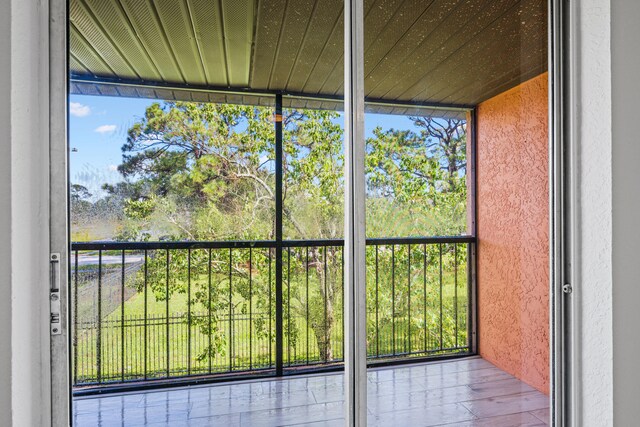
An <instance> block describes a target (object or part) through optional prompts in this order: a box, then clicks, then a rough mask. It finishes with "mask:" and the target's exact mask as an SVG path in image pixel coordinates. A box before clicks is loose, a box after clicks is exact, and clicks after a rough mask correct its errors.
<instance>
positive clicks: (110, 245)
mask: <svg viewBox="0 0 640 427" xmlns="http://www.w3.org/2000/svg"><path fill="white" fill-rule="evenodd" d="M475 241H476V237H475V236H429V237H385V238H372V239H367V240H366V244H367V245H368V246H376V245H416V244H438V243H475ZM277 244H278V243H277V242H276V241H275V240H226V241H158V242H73V243H71V250H72V251H88V250H94V251H95V250H145V249H146V250H156V249H235V248H238V249H243V248H244V249H249V248H275V247H276V246H277ZM343 245H344V239H312V240H284V241H283V242H282V246H283V247H285V248H289V247H291V248H294V247H320V246H343Z"/></svg>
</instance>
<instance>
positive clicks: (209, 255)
mask: <svg viewBox="0 0 640 427" xmlns="http://www.w3.org/2000/svg"><path fill="white" fill-rule="evenodd" d="M208 261H209V263H208V265H207V276H208V280H207V300H208V304H207V307H208V309H207V321H208V325H209V328H208V332H209V333H208V334H207V335H208V341H209V342H208V346H207V355H208V356H209V373H211V369H212V367H213V366H212V365H213V351H212V349H211V345H212V336H211V335H212V329H211V248H209V251H208Z"/></svg>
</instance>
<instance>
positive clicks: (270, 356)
mask: <svg viewBox="0 0 640 427" xmlns="http://www.w3.org/2000/svg"><path fill="white" fill-rule="evenodd" d="M267 253H268V254H269V286H268V288H269V289H268V291H269V367H271V366H273V341H272V340H273V336H272V331H273V324H272V319H273V313H272V311H273V310H271V248H269V249H267Z"/></svg>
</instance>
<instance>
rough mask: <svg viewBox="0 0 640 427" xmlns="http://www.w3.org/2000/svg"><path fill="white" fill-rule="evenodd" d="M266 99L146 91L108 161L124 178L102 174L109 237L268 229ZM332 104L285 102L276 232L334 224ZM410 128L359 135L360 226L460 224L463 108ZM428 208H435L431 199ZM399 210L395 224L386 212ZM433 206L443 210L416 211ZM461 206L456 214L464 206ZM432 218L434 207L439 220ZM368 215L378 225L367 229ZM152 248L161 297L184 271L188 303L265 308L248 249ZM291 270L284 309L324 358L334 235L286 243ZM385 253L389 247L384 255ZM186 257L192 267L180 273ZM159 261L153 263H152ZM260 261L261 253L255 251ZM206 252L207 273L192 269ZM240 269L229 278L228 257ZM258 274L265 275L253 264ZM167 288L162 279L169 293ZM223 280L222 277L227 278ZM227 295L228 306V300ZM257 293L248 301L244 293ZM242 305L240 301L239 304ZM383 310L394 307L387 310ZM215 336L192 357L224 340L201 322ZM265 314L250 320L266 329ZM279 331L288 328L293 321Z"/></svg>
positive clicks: (335, 264)
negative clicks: (294, 246) (237, 101)
mask: <svg viewBox="0 0 640 427" xmlns="http://www.w3.org/2000/svg"><path fill="white" fill-rule="evenodd" d="M273 113H274V112H273V110H272V109H270V108H265V107H252V106H237V105H223V104H209V103H206V104H201V103H188V102H165V103H163V104H159V103H154V104H152V105H151V106H150V107H148V108H147V110H146V111H145V115H144V116H143V117H142V118H140V119H139V120H138V121H137V122H136V123H134V125H133V126H132V127H131V128H130V129H129V132H128V137H127V142H126V143H125V144H124V146H123V147H122V151H123V162H122V164H121V165H120V166H119V167H118V170H119V171H120V173H121V174H122V176H123V178H124V180H125V181H124V182H122V183H119V184H118V185H116V186H108V187H105V189H106V190H107V192H108V194H109V195H110V197H113V198H116V197H118V198H120V200H122V211H123V214H124V217H125V218H126V219H125V221H123V226H122V229H121V230H120V237H121V238H123V239H126V240H140V239H149V238H164V239H170V240H227V239H247V240H252V239H264V238H268V239H273V238H274V222H275V212H274V206H275V178H274V159H275V151H274V150H275V144H274V129H273V116H274V115H273ZM338 118H339V115H338V114H337V113H335V112H331V111H319V110H297V109H289V110H285V111H284V115H283V133H284V135H283V136H284V156H283V174H284V182H283V205H284V209H283V212H282V214H283V216H284V235H285V238H286V239H331V238H339V237H341V235H342V229H343V226H342V224H343V202H342V200H343V196H344V188H343V186H344V177H343V164H344V158H343V145H342V139H343V131H342V128H341V126H340V125H339V123H338ZM413 121H414V123H415V125H416V127H417V128H418V129H419V132H415V131H409V130H394V129H390V130H383V129H382V128H376V129H375V130H374V132H373V136H372V137H370V138H368V139H367V141H366V142H367V147H366V150H367V159H366V167H367V185H368V191H369V196H370V197H369V200H368V203H367V209H368V221H369V222H368V225H370V226H371V227H370V228H371V230H372V232H373V233H369V236H372V235H373V236H375V235H386V236H389V233H392V235H393V233H396V232H397V233H403V234H406V233H409V234H421V235H423V234H427V233H430V232H432V231H434V230H438V231H440V230H443V231H445V233H442V234H446V232H447V231H450V230H454V231H455V230H456V229H457V228H459V217H460V210H461V209H462V210H464V204H465V194H466V193H465V192H466V187H465V185H464V168H465V162H464V159H465V151H466V149H465V133H464V122H463V121H461V120H443V119H432V118H422V117H420V118H418V117H416V118H413ZM434 212H436V213H434ZM397 215H401V216H405V217H406V218H408V219H409V220H408V221H405V222H404V223H406V224H409V226H408V228H405V229H393V228H390V227H389V223H388V221H386V220H385V219H386V218H387V217H391V216H397ZM429 216H432V217H433V218H440V217H442V218H444V219H443V220H442V223H443V224H440V223H433V224H432V223H424V222H421V221H422V219H423V218H425V217H429ZM462 218H464V215H462ZM436 222H437V221H436ZM376 226H377V227H378V229H376ZM164 256H165V255H164V254H160V255H159V256H155V257H151V263H152V265H151V267H150V269H149V283H151V286H152V290H153V291H154V293H155V295H156V298H157V299H158V300H163V299H166V298H169V297H170V295H171V293H174V292H177V293H185V292H186V283H187V281H189V282H193V283H195V286H196V291H195V292H194V293H193V295H192V300H191V301H189V304H201V305H203V306H204V307H205V308H207V309H208V310H211V311H214V312H216V313H217V312H219V311H224V310H226V309H227V308H228V307H230V309H231V310H241V311H242V310H245V311H246V310H247V309H251V307H255V308H256V309H261V310H267V309H268V310H270V311H273V312H275V309H274V308H273V301H272V300H270V299H269V298H268V295H269V294H270V290H271V286H272V284H271V283H269V281H268V280H267V279H266V278H265V277H256V276H253V277H252V280H251V281H250V280H249V277H250V275H251V268H252V267H251V266H249V265H248V259H247V253H243V254H240V255H236V256H235V257H234V256H233V255H232V254H231V253H229V254H226V253H222V252H220V251H216V252H215V253H213V254H209V257H211V259H210V260H209V259H208V258H207V254H206V253H205V252H202V251H196V252H193V253H192V254H191V257H192V258H190V259H189V260H187V258H186V255H185V253H184V251H181V252H180V251H175V252H172V253H169V252H167V254H166V257H169V258H170V261H171V262H170V267H171V271H170V276H169V277H166V272H165V270H164V268H160V266H161V265H164V264H163V263H164V262H165V258H164ZM286 256H287V259H286V262H288V263H289V266H290V269H289V270H288V274H292V275H293V276H295V275H298V276H300V277H302V276H301V275H302V274H306V271H307V270H309V271H310V272H311V273H312V277H311V280H310V281H309V284H310V286H311V287H312V291H311V292H304V291H303V286H302V279H300V278H297V279H296V277H294V278H293V281H292V283H294V284H293V285H291V288H290V289H288V292H289V293H290V297H291V300H292V302H293V303H292V304H290V305H288V307H289V306H290V310H291V312H287V313H285V314H286V315H287V316H293V315H296V316H302V315H307V316H308V319H309V324H308V327H310V328H311V330H312V331H313V333H314V335H315V338H316V342H317V344H318V349H319V352H320V357H321V359H322V360H326V361H330V360H332V359H333V358H334V356H335V355H334V349H333V346H332V343H331V339H330V338H331V336H332V335H333V331H334V328H335V326H336V324H337V323H338V320H339V318H340V316H341V315H342V313H341V312H340V310H341V304H340V301H339V298H340V297H341V295H342V292H341V291H342V289H341V286H342V271H341V262H340V258H341V256H342V248H338V247H322V248H309V249H308V253H306V252H303V251H296V250H293V251H287V254H286ZM384 256H387V255H384ZM188 262H190V265H191V272H192V276H191V277H189V276H187V274H186V271H187V263H188ZM153 263H156V264H157V265H154V264H153ZM253 263H254V264H255V265H256V268H257V269H258V271H264V270H265V269H266V268H267V266H268V264H267V257H264V256H263V257H260V258H259V259H255V258H254V260H253ZM209 265H212V266H213V269H214V271H213V276H214V280H213V281H212V285H211V286H209V284H208V283H207V282H206V281H203V280H201V279H202V277H204V276H206V275H207V274H208V273H207V267H208V266H209ZM229 268H231V269H232V270H233V274H235V275H236V276H237V277H238V280H236V281H235V283H234V286H233V289H228V287H227V288H225V286H231V285H227V284H226V283H227V279H226V278H227V273H226V271H228V269H229ZM262 276H264V275H262ZM167 289H168V291H169V293H167ZM225 289H226V290H225ZM233 304H237V305H238V306H237V307H235V308H234V307H232V306H233ZM254 304H255V305H254ZM247 307H249V308H247ZM389 315H392V314H389ZM200 326H201V327H202V328H203V331H205V332H206V333H208V334H215V336H216V337H217V338H216V340H214V343H213V344H212V348H209V349H208V350H207V354H206V355H203V357H211V356H212V355H213V354H215V353H216V352H220V351H224V350H223V345H222V344H223V342H222V341H221V340H222V338H221V337H222V336H223V335H224V332H223V331H222V330H220V329H219V328H218V325H217V320H216V319H214V320H213V323H212V324H210V323H206V324H201V325H200ZM266 328H267V326H266V325H265V324H260V325H258V332H259V333H262V334H266V333H267V331H266ZM286 334H287V336H288V339H289V340H290V341H295V339H297V336H298V331H297V330H296V327H295V325H294V328H293V329H292V330H287V331H286Z"/></svg>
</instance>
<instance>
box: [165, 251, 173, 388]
mask: <svg viewBox="0 0 640 427" xmlns="http://www.w3.org/2000/svg"><path fill="white" fill-rule="evenodd" d="M166 261H167V266H166V268H167V270H166V285H165V300H164V304H165V317H166V319H165V322H166V323H165V329H166V330H165V334H166V336H165V339H166V348H165V350H166V353H167V354H166V357H167V377H169V376H170V375H169V374H170V372H171V371H170V369H171V366H170V365H169V357H170V354H171V350H170V348H169V342H170V340H169V249H167V260H166Z"/></svg>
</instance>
